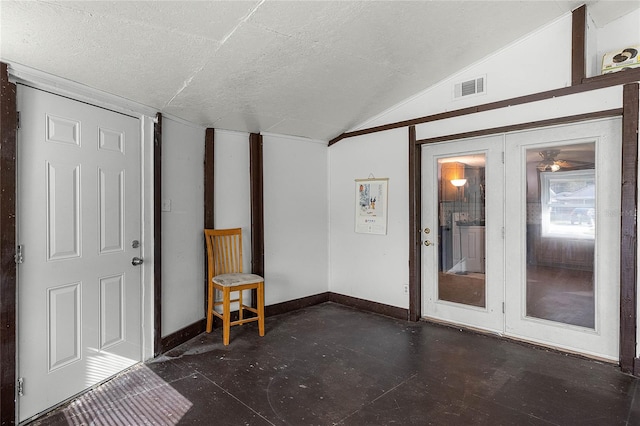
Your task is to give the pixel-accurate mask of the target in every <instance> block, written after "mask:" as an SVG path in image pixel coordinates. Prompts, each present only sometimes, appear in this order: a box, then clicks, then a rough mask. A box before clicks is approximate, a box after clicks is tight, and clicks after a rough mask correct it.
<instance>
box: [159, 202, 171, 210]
mask: <svg viewBox="0 0 640 426" xmlns="http://www.w3.org/2000/svg"><path fill="white" fill-rule="evenodd" d="M161 210H162V211H163V212H170V211H171V200H170V199H165V200H162V207H161Z"/></svg>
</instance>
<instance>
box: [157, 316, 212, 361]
mask: <svg viewBox="0 0 640 426" xmlns="http://www.w3.org/2000/svg"><path fill="white" fill-rule="evenodd" d="M206 326H207V320H206V319H205V318H202V319H201V320H198V321H196V322H194V323H193V324H191V325H188V326H186V327H184V328H181V329H180V330H178V331H176V332H173V333H171V334H168V335H166V336H164V337H163V338H162V344H161V345H162V348H161V350H160V351H159V352H160V353H164V352H167V351H169V350H171V349H173V348H175V347H176V346H179V345H181V344H183V343H184V342H186V341H188V340H190V339H192V338H194V337H196V336H197V335H198V334H200V333H202V332H203V331H205V329H206Z"/></svg>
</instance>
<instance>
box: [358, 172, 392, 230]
mask: <svg viewBox="0 0 640 426" xmlns="http://www.w3.org/2000/svg"><path fill="white" fill-rule="evenodd" d="M388 184H389V179H388V178H384V179H356V232H358V233H361V234H378V235H386V234H387V187H388Z"/></svg>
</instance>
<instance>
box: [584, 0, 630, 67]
mask: <svg viewBox="0 0 640 426" xmlns="http://www.w3.org/2000/svg"><path fill="white" fill-rule="evenodd" d="M587 12H588V9H587ZM587 16H588V18H590V16H589V15H587ZM639 22H640V9H636V10H634V11H633V12H631V13H628V14H627V15H624V16H622V17H620V18H618V19H616V20H615V21H613V22H611V23H609V24H608V25H606V26H605V27H603V28H598V27H597V26H596V24H595V23H594V22H593V21H592V20H591V19H587V29H588V33H587V34H588V38H587V53H588V56H587V76H588V77H592V76H596V75H600V74H601V72H602V57H603V56H604V55H605V54H606V53H609V52H620V51H622V50H623V49H624V48H626V47H631V46H639V45H640V25H638V23H639Z"/></svg>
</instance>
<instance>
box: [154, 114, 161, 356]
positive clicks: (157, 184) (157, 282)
mask: <svg viewBox="0 0 640 426" xmlns="http://www.w3.org/2000/svg"><path fill="white" fill-rule="evenodd" d="M153 332H154V335H153V354H154V356H158V355H160V354H161V353H162V114H161V113H158V114H156V123H155V124H154V126H153Z"/></svg>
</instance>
